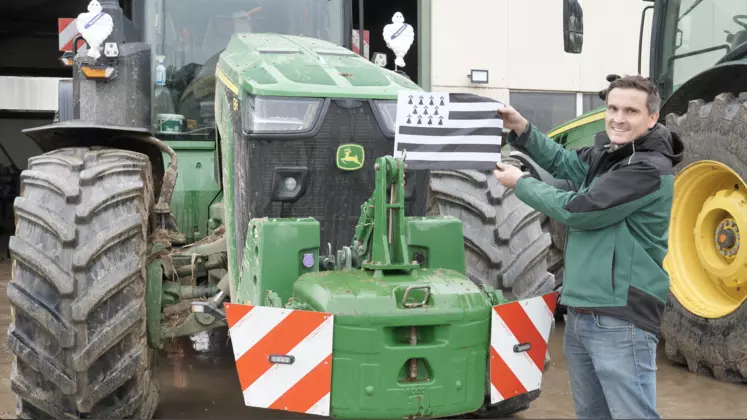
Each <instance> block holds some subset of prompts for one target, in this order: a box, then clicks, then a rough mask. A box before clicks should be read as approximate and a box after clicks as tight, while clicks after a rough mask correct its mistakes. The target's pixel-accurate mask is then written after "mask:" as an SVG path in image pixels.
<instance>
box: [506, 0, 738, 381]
mask: <svg viewBox="0 0 747 420" xmlns="http://www.w3.org/2000/svg"><path fill="white" fill-rule="evenodd" d="M647 1H649V2H651V3H652V4H651V5H648V6H647V7H645V8H644V10H643V15H642V17H641V35H640V37H641V40H642V38H643V27H644V25H643V24H644V19H645V17H646V12H648V11H653V19H652V31H651V32H652V35H651V49H650V69H649V74H650V77H651V78H652V80H654V81H655V83H656V84H657V87H658V89H659V91H660V94H661V95H662V101H663V103H662V109H661V112H660V115H661V117H660V122H661V123H663V124H665V125H666V126H667V127H668V128H669V129H670V130H672V131H673V132H675V133H677V134H678V135H679V136H680V137H681V138H682V140H683V141H684V143H685V156H684V160H683V161H682V162H681V163H680V164H679V165H678V166H677V167H676V171H677V176H676V180H675V187H674V188H675V196H674V203H673V206H672V217H671V226H670V231H669V253H668V255H667V257H666V259H665V262H664V265H665V269H666V270H667V271H668V272H669V274H670V276H671V287H670V290H671V292H670V295H669V298H668V299H667V302H666V303H665V304H663V305H662V308H661V309H662V311H663V313H664V315H663V320H662V336H663V338H664V342H665V350H666V354H667V356H668V358H669V359H670V360H672V361H674V362H676V363H680V364H683V365H687V367H688V369H689V370H690V371H692V372H697V373H705V374H708V375H712V376H713V377H715V378H717V379H719V380H722V381H729V382H747V247H745V246H741V245H743V244H741V242H740V237H741V233H744V232H747V204H746V203H747V183H745V180H747V2H744V1H742V0H655V1H650V0H647ZM574 3H576V2H575V0H569V1H568V2H564V4H565V5H566V6H565V8H566V10H565V12H564V14H565V15H566V16H568V15H569V14H571V12H572V10H573V8H572V7H571V6H573V5H574ZM568 34H569V37H570V35H573V32H572V31H569V32H568ZM568 44H571V45H572V44H573V43H572V42H568V43H567V45H568ZM639 45H640V44H639ZM640 53H641V52H640V51H639V54H640ZM640 68H641V60H640V56H639V61H638V71H639V73H640ZM616 77H617V76H616V75H610V76H608V78H607V80H608V81H612V80H614V78H616ZM600 96H603V92H602V93H600ZM604 111H605V110H604V108H601V109H598V110H595V111H592V112H589V113H587V114H585V115H582V116H580V117H578V118H576V119H575V120H573V121H570V122H568V123H566V124H564V125H562V126H560V127H557V128H555V129H553V130H551V131H550V132H549V133H548V136H549V137H550V138H552V139H553V140H554V141H556V142H558V143H559V144H561V145H563V146H564V147H565V148H569V149H575V148H580V147H584V146H587V145H591V144H593V141H594V134H595V133H597V132H600V131H603V130H604V124H605V120H604ZM511 154H514V155H516V156H517V157H519V158H521V160H523V163H524V164H525V165H526V166H527V167H528V168H534V169H533V171H534V173H535V175H536V176H537V177H539V178H542V179H544V180H545V182H548V183H553V184H555V185H556V186H558V187H560V188H564V189H573V188H574V186H573V185H571V184H570V183H568V182H567V181H564V180H556V179H553V178H552V177H551V176H549V174H547V172H544V171H542V170H541V169H540V168H537V167H536V165H534V164H533V163H532V162H531V160H530V159H528V158H527V157H526V156H523V155H521V153H519V152H517V151H512V152H511ZM552 234H553V239H554V241H553V242H554V247H555V248H556V249H557V250H558V251H560V252H562V250H563V246H564V242H565V241H564V236H565V229H564V227H563V226H561V225H558V224H556V225H554V226H553V232H552ZM559 309H560V308H559Z"/></svg>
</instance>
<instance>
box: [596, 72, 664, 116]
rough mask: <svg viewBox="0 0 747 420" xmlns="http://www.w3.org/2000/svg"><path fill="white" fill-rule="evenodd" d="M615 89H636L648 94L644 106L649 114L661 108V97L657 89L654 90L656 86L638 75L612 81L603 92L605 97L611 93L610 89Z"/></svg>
mask: <svg viewBox="0 0 747 420" xmlns="http://www.w3.org/2000/svg"><path fill="white" fill-rule="evenodd" d="M615 88H618V89H636V90H641V91H643V92H646V93H647V94H648V101H646V106H647V107H648V112H649V114H653V113H655V112H659V107H660V106H661V97H660V96H659V89H657V88H656V85H655V84H654V82H652V81H651V79H649V78H647V77H643V76H640V75H635V76H625V77H621V78H619V79H616V80H613V81H612V82H611V83H610V85H609V86H608V87H607V89H606V91H605V97H609V93H610V92H611V91H612V89H615ZM605 102H606V100H605Z"/></svg>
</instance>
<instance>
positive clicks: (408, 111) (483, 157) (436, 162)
mask: <svg viewBox="0 0 747 420" xmlns="http://www.w3.org/2000/svg"><path fill="white" fill-rule="evenodd" d="M503 106H504V104H503V103H501V102H500V101H497V100H495V99H492V98H486V97H484V96H479V95H474V94H470V93H440V92H412V91H402V92H400V93H399V95H398V98H397V122H396V129H395V137H394V156H395V157H403V154H404V153H406V154H404V158H405V163H407V166H408V168H409V169H476V170H492V169H495V164H496V162H500V160H501V135H502V132H503V118H501V115H500V114H498V110H499V109H501V108H502V107H503Z"/></svg>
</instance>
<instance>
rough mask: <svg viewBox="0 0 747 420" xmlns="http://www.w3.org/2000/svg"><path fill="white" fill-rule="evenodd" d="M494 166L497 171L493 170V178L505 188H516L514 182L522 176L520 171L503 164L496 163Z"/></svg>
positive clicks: (522, 173)
mask: <svg viewBox="0 0 747 420" xmlns="http://www.w3.org/2000/svg"><path fill="white" fill-rule="evenodd" d="M495 166H497V167H498V169H496V170H494V171H493V173H494V174H495V178H496V179H497V180H498V182H500V183H501V185H503V186H504V187H506V188H511V189H513V188H516V182H517V181H518V180H519V178H521V176H522V175H524V172H521V169H519V168H517V167H516V166H513V165H506V164H505V163H500V162H498V163H496V164H495Z"/></svg>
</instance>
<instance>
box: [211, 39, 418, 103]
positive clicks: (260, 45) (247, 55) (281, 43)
mask: <svg viewBox="0 0 747 420" xmlns="http://www.w3.org/2000/svg"><path fill="white" fill-rule="evenodd" d="M217 74H218V77H225V78H228V79H229V81H230V82H231V83H233V84H234V85H236V86H237V87H239V88H240V89H244V90H245V91H247V92H249V93H250V94H253V95H271V96H304V97H338V98H371V99H396V98H397V93H398V92H399V91H400V90H418V91H420V90H422V89H421V88H420V86H418V85H416V84H415V83H413V82H412V81H410V80H409V79H407V78H406V77H403V76H401V75H399V74H397V73H395V72H393V71H391V70H387V69H384V68H381V67H378V66H377V65H375V64H373V63H371V62H370V61H368V60H366V59H365V58H364V57H361V56H360V55H358V54H355V53H354V52H352V51H350V50H348V49H346V48H343V47H340V46H338V45H336V44H333V43H331V42H327V41H322V40H319V39H314V38H305V37H299V36H290V35H279V34H238V35H234V36H233V37H232V38H231V41H230V42H229V44H228V47H227V48H226V50H225V51H224V52H223V53H222V54H221V57H220V60H219V62H218V71H217Z"/></svg>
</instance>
